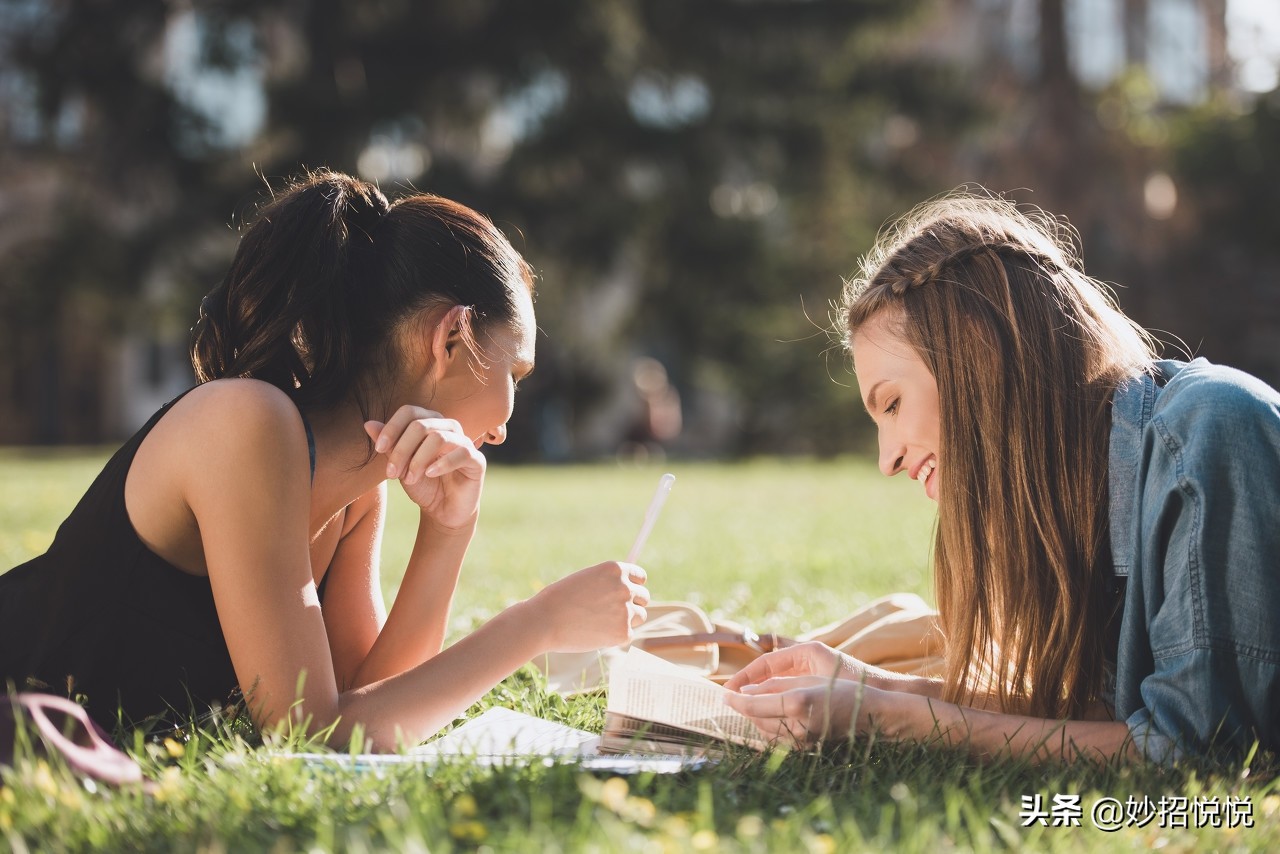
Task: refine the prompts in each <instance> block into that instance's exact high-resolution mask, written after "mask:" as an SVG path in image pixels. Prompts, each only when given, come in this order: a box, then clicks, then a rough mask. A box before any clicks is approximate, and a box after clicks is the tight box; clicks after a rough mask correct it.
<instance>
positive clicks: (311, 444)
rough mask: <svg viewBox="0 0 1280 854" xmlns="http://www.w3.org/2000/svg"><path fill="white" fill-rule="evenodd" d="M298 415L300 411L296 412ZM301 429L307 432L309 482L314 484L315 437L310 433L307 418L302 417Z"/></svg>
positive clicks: (309, 424) (309, 423)
mask: <svg viewBox="0 0 1280 854" xmlns="http://www.w3.org/2000/svg"><path fill="white" fill-rule="evenodd" d="M298 414H299V415H302V410H298ZM302 429H304V430H306V431H307V458H308V459H309V460H311V482H312V483H313V484H314V483H315V482H316V436H315V434H314V433H312V432H311V422H310V421H308V420H307V416H305V415H302Z"/></svg>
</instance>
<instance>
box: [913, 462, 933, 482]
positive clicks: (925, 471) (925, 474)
mask: <svg viewBox="0 0 1280 854" xmlns="http://www.w3.org/2000/svg"><path fill="white" fill-rule="evenodd" d="M937 467H938V461H937V460H936V459H934V458H933V457H930V458H929V459H927V460H925V461H924V462H923V463H921V464H920V467H919V468H918V469H916V472H915V474H914V475H912V477H913V478H914V479H915V480H917V481H919V482H920V485H921V486H923V485H924V484H925V482H926V481H927V480H928V479H929V475H931V474H933V471H934V469H936V468H937Z"/></svg>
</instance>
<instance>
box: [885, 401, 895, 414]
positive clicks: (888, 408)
mask: <svg viewBox="0 0 1280 854" xmlns="http://www.w3.org/2000/svg"><path fill="white" fill-rule="evenodd" d="M897 411H898V401H896V400H895V401H894V402H893V403H891V404H889V405H888V406H886V407H885V409H884V414H885V415H893V414H894V413H895V412H897Z"/></svg>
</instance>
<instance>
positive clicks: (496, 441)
mask: <svg viewBox="0 0 1280 854" xmlns="http://www.w3.org/2000/svg"><path fill="white" fill-rule="evenodd" d="M484 441H485V444H488V445H501V444H502V443H503V442H505V441H507V425H506V424H499V425H498V426H497V427H495V428H493V429H492V430H490V431H489V432H488V433H487V434H486V435H485V437H484Z"/></svg>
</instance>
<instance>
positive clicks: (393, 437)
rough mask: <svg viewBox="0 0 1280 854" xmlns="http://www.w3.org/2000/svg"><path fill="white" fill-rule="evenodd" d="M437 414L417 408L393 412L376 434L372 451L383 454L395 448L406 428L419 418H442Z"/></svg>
mask: <svg viewBox="0 0 1280 854" xmlns="http://www.w3.org/2000/svg"><path fill="white" fill-rule="evenodd" d="M442 417H443V416H442V415H441V414H440V413H439V412H435V411H434V410H431V409H423V408H421V407H418V406H408V405H406V406H402V407H400V408H399V409H397V410H396V411H395V412H393V413H391V417H390V418H388V419H387V422H386V423H385V424H383V425H382V429H381V430H380V431H379V432H378V438H376V439H374V441H373V449H374V450H375V451H377V452H378V453H379V454H385V453H386V452H387V451H389V450H391V449H392V448H393V447H395V444H396V442H397V441H399V439H400V434H402V433H403V432H404V430H405V428H406V427H408V426H409V424H410V423H411V422H413V421H415V420H416V419H419V418H442Z"/></svg>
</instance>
